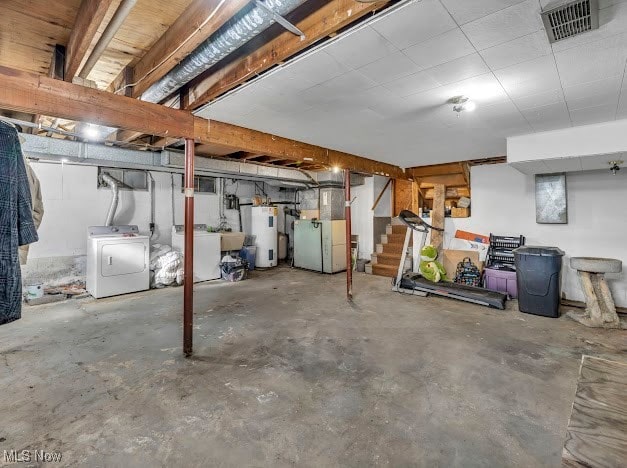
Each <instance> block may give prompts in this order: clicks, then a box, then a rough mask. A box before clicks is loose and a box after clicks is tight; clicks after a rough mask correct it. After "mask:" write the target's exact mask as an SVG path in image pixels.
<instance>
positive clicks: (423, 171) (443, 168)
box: [407, 162, 464, 178]
mask: <svg viewBox="0 0 627 468" xmlns="http://www.w3.org/2000/svg"><path fill="white" fill-rule="evenodd" d="M407 172H410V173H411V174H412V175H413V176H414V177H417V178H422V177H429V176H440V175H449V174H462V173H463V172H464V170H463V168H462V166H461V163H459V162H453V163H445V164H433V165H431V166H416V167H410V168H409V169H407Z"/></svg>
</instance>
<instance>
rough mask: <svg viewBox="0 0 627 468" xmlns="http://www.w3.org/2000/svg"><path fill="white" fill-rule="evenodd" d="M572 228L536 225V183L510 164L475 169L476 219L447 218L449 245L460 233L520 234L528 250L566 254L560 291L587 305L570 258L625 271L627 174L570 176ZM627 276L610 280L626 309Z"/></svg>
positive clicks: (626, 259) (474, 202)
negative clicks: (607, 261) (616, 263)
mask: <svg viewBox="0 0 627 468" xmlns="http://www.w3.org/2000/svg"><path fill="white" fill-rule="evenodd" d="M566 179H567V193H568V224H537V223H536V218H535V181H534V177H533V176H529V175H525V174H522V173H520V172H518V171H517V170H516V169H514V168H512V167H511V166H509V165H507V164H498V165H486V166H475V167H473V168H472V170H471V189H472V192H471V193H472V216H471V217H470V218H463V219H462V218H447V220H446V233H447V236H446V239H445V245H447V242H448V241H450V238H451V237H452V236H453V235H454V234H455V230H456V229H461V230H466V231H471V232H476V233H479V234H486V235H487V234H490V233H494V234H497V235H519V234H523V235H524V236H526V238H527V245H543V246H557V247H559V248H560V249H562V250H563V251H564V252H565V253H566V256H565V257H564V266H563V270H562V272H563V273H562V291H563V292H564V293H565V294H566V297H567V298H568V299H574V300H578V301H583V300H584V297H583V293H582V292H581V288H580V286H579V280H578V278H577V274H576V272H575V271H574V270H572V269H571V268H570V267H569V258H570V257H571V256H594V257H611V258H618V259H620V260H622V261H623V265H624V268H627V237H626V235H625V234H626V233H627V209H626V208H625V206H624V204H625V200H627V174H621V173H619V174H618V175H616V176H612V175H611V174H610V173H609V171H594V172H575V173H568V174H567V176H566ZM626 278H627V277H626V274H625V273H622V274H616V275H607V279H608V282H609V284H610V288H611V290H612V294H613V296H614V300H615V302H616V304H617V305H619V306H623V307H627V281H626Z"/></svg>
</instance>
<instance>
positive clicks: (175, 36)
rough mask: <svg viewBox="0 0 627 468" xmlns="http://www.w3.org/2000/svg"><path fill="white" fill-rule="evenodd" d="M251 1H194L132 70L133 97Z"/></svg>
mask: <svg viewBox="0 0 627 468" xmlns="http://www.w3.org/2000/svg"><path fill="white" fill-rule="evenodd" d="M249 1H250V0H229V1H227V2H223V3H222V4H221V1H220V0H194V1H193V2H192V4H191V5H190V6H189V7H187V8H186V9H185V11H184V12H183V14H181V16H179V17H178V18H177V19H176V21H175V22H174V23H173V24H172V25H171V26H170V27H169V28H168V30H167V31H166V32H165V33H163V35H162V36H161V37H160V38H159V39H158V40H157V42H155V44H154V45H153V46H152V47H151V48H150V49H149V50H148V52H146V54H145V55H144V56H143V57H142V58H141V60H140V61H139V62H137V64H136V65H135V66H134V67H133V79H132V82H133V83H138V84H137V85H136V86H135V87H133V88H132V96H133V97H139V96H141V94H142V93H143V92H144V91H146V90H147V89H148V88H150V87H151V86H152V85H153V84H154V83H156V82H157V81H159V80H160V79H161V78H163V77H164V76H165V75H166V74H167V73H168V72H169V71H170V70H172V69H173V68H174V67H175V66H176V65H177V64H178V63H179V62H180V61H181V60H183V59H184V58H185V57H186V56H187V55H189V54H190V53H191V52H192V51H193V50H194V49H196V48H197V47H198V46H199V45H200V44H202V43H203V42H204V41H205V40H207V39H208V38H209V37H210V36H211V35H212V34H213V33H215V32H216V31H217V30H218V29H219V28H220V27H221V26H223V25H224V23H226V22H227V21H228V20H229V19H231V18H232V17H233V16H234V15H235V14H236V13H238V12H239V11H240V10H241V9H242V8H243V7H245V6H246V5H247V4H248V2H249ZM205 21H207V22H206V24H203V23H204V22H205Z"/></svg>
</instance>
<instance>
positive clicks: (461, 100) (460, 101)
mask: <svg viewBox="0 0 627 468" xmlns="http://www.w3.org/2000/svg"><path fill="white" fill-rule="evenodd" d="M449 103H451V104H453V110H454V111H455V112H457V116H458V117H459V114H461V113H462V112H463V111H468V112H472V111H474V110H475V109H476V108H477V105H476V104H475V103H474V102H472V101H471V100H470V98H468V97H466V96H455V97H452V98H451V99H449Z"/></svg>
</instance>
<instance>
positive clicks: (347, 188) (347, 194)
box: [344, 169, 353, 300]
mask: <svg viewBox="0 0 627 468" xmlns="http://www.w3.org/2000/svg"><path fill="white" fill-rule="evenodd" d="M344 200H345V201H344V213H345V218H346V298H347V299H349V300H351V299H353V262H352V258H351V247H352V242H351V237H352V236H351V171H350V169H344Z"/></svg>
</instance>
